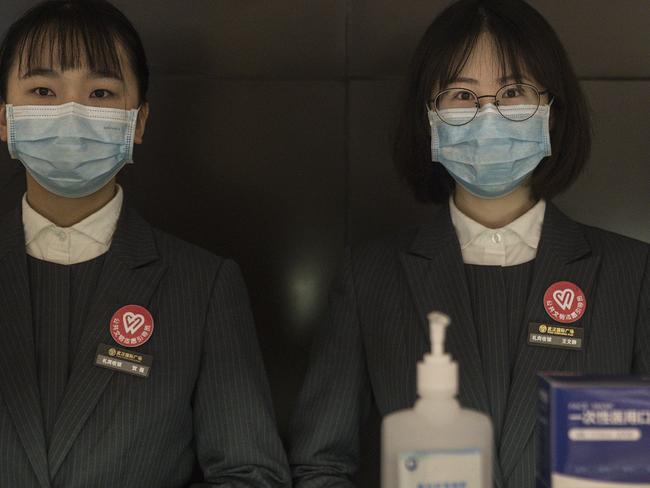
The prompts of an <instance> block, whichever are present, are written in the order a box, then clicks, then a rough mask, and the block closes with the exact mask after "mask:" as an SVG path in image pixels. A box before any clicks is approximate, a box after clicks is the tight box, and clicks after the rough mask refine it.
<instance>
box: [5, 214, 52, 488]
mask: <svg viewBox="0 0 650 488" xmlns="http://www.w3.org/2000/svg"><path fill="white" fill-rule="evenodd" d="M0 277H1V279H0V333H1V334H2V337H3V341H2V353H1V354H0V390H1V391H2V397H3V399H4V401H5V403H6V405H7V409H8V410H9V414H10V415H11V418H12V420H13V423H14V426H15V428H16V431H17V432H18V437H19V438H20V441H21V442H22V444H23V447H24V448H25V451H26V453H27V457H28V458H29V461H30V463H31V465H32V468H33V469H34V472H35V473H36V477H37V478H38V481H39V483H40V484H41V486H43V487H49V486H50V482H49V475H48V468H47V455H46V449H45V435H44V432H43V418H42V414H41V405H40V401H39V391H38V383H37V376H36V359H35V352H34V337H33V325H32V314H31V309H32V304H31V300H30V292H29V279H28V276H27V258H26V254H25V236H24V231H23V224H22V216H21V212H20V209H17V210H15V211H14V212H12V213H11V214H9V216H8V217H7V218H6V219H5V220H4V221H3V222H2V224H0ZM0 441H1V440H0Z"/></svg>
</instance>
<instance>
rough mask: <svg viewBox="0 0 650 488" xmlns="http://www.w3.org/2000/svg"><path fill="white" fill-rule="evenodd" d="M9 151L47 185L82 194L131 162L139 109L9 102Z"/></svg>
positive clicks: (72, 194) (58, 192)
mask: <svg viewBox="0 0 650 488" xmlns="http://www.w3.org/2000/svg"><path fill="white" fill-rule="evenodd" d="M6 111H7V131H8V146H9V154H10V155H11V157H12V158H14V159H18V160H20V161H21V162H22V163H23V165H24V166H25V168H26V169H27V171H29V174H30V175H32V177H33V178H34V179H35V180H36V181H37V182H38V183H39V184H40V185H41V186H43V187H44V188H45V189H46V190H48V191H50V192H52V193H54V194H56V195H59V196H62V197H67V198H80V197H84V196H86V195H90V194H92V193H95V192H96V191H98V190H99V189H101V188H102V187H103V186H105V185H106V184H107V183H108V182H109V181H110V180H111V179H112V178H113V177H114V176H115V175H116V174H117V173H118V172H119V170H120V169H122V167H123V166H124V165H125V164H127V163H132V162H133V160H132V155H133V137H134V134H135V126H136V122H137V118H138V111H139V109H134V110H121V109H114V108H102V107H87V106H85V105H80V104H78V103H74V102H70V103H66V104H64V105H22V106H14V105H7V106H6Z"/></svg>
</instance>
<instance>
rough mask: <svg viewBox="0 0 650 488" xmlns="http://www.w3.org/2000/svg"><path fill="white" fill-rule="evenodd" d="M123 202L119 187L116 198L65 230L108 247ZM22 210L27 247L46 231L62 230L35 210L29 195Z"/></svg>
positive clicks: (23, 201) (24, 200)
mask: <svg viewBox="0 0 650 488" xmlns="http://www.w3.org/2000/svg"><path fill="white" fill-rule="evenodd" d="M123 200H124V193H123V191H122V188H121V187H120V186H119V185H117V192H116V193H115V196H114V197H113V198H112V199H111V200H110V201H109V202H108V203H107V204H106V205H104V206H103V207H102V208H100V209H99V210H98V211H97V212H95V213H93V214H91V215H89V216H88V217H86V218H85V219H83V220H82V221H81V222H78V223H76V224H74V225H73V226H72V227H67V228H63V229H64V230H73V231H76V232H79V233H81V234H83V235H85V236H87V237H89V238H90V239H92V240H93V241H95V242H98V243H100V244H103V245H106V246H108V245H110V243H111V240H112V238H113V233H114V232H115V228H116V227H117V221H118V219H119V216H120V212H121V210H122V202H123ZM22 210H23V228H24V230H25V245H29V244H30V243H31V242H32V241H34V239H36V238H37V237H38V236H39V235H40V234H41V233H42V232H43V231H45V230H46V229H62V228H61V227H58V226H57V225H56V224H54V223H53V222H51V221H50V220H49V219H47V218H45V217H43V216H42V215H41V214H39V213H38V212H37V211H36V210H34V209H33V208H32V207H31V206H30V205H29V203H28V202H27V194H25V195H23V200H22Z"/></svg>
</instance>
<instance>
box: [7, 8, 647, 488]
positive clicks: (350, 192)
mask: <svg viewBox="0 0 650 488" xmlns="http://www.w3.org/2000/svg"><path fill="white" fill-rule="evenodd" d="M35 3H37V2H35V1H31V0H30V1H25V0H3V1H2V15H1V16H0V31H2V32H4V30H5V29H6V27H7V26H8V25H9V24H10V23H11V22H12V21H13V20H15V19H16V18H17V17H18V15H20V14H21V13H22V12H23V11H24V10H25V9H26V8H28V7H29V6H31V5H33V4H35ZM114 3H115V4H116V5H117V6H118V7H119V8H121V9H122V10H123V11H124V12H125V13H126V15H127V16H128V17H129V18H130V19H131V20H132V22H133V23H134V24H135V26H136V28H137V29H138V30H139V31H140V33H141V35H142V38H143V41H144V44H145V48H146V49H147V53H148V55H149V60H150V64H151V70H152V79H151V90H150V93H149V100H150V102H151V117H150V119H149V125H148V129H147V133H146V136H145V143H144V145H142V146H139V147H137V148H136V151H135V160H136V164H135V165H133V166H130V167H128V168H126V169H125V170H124V171H123V174H122V176H121V179H120V181H121V183H122V184H123V186H124V187H125V189H126V191H127V193H128V198H129V199H130V201H131V202H132V203H134V204H135V206H136V207H137V208H138V209H139V210H140V212H141V213H142V214H143V215H144V216H145V217H146V218H147V219H148V220H149V221H150V222H151V223H153V224H154V225H156V226H157V227H159V228H162V229H164V230H166V231H169V232H171V233H173V234H176V235H178V236H180V237H182V238H184V239H186V240H188V241H191V242H194V243H196V244H198V245H200V246H203V247H205V248H207V249H210V250H212V251H214V252H215V253H218V254H221V255H226V256H229V257H233V258H234V259H235V260H236V261H237V262H238V263H239V264H240V266H241V267H242V270H243V273H244V276H245V278H246V281H247V284H248V288H249V291H250V295H251V299H252V303H253V308H254V313H255V317H256V320H257V326H258V331H259V338H260V343H261V346H262V350H263V353H264V358H265V361H266V365H267V370H268V374H269V378H270V382H271V387H272V389H273V394H274V401H275V405H276V411H277V416H278V422H279V424H280V429H281V431H282V433H283V435H284V434H285V433H286V427H287V423H288V419H289V416H290V412H291V408H292V406H293V402H294V400H295V397H296V394H297V391H298V389H299V386H300V383H301V381H302V377H303V374H304V371H305V368H306V365H307V359H308V348H309V343H310V341H311V337H312V333H313V331H314V328H315V326H316V325H317V324H318V322H319V320H320V318H321V317H323V316H324V312H325V309H326V305H327V291H328V287H329V284H330V282H331V280H332V278H333V276H334V275H335V273H336V272H337V269H338V266H339V260H340V258H341V256H342V253H343V250H344V247H345V246H346V245H348V244H353V243H355V242H358V241H360V240H365V239H369V238H373V237H376V236H379V235H381V234H385V233H387V232H391V231H394V230H396V229H397V228H399V227H401V226H404V225H407V224H411V223H414V222H418V221H423V220H425V219H427V218H428V216H429V215H430V214H431V212H433V211H434V208H432V207H429V206H423V205H418V204H416V203H415V202H414V201H413V200H412V198H411V196H410V194H409V193H408V190H407V189H406V188H405V187H404V186H403V185H402V184H401V183H400V182H399V181H398V180H397V178H396V176H395V172H394V170H393V167H392V164H391V159H390V152H391V143H392V134H393V131H394V127H395V123H396V116H397V108H398V104H399V101H400V96H401V93H402V89H403V76H404V74H405V72H406V68H407V66H408V63H409V60H410V58H411V54H412V52H413V50H414V48H415V45H416V43H417V41H418V40H419V38H420V36H421V35H422V33H423V32H424V29H425V28H426V26H427V25H428V24H429V23H430V22H431V20H432V19H433V17H435V15H436V14H437V13H438V12H440V11H441V10H442V8H444V7H445V6H446V5H447V4H449V3H450V2H449V1H448V0H428V1H425V0H400V1H397V0H273V1H268V0H192V1H187V0H183V1H182V0H156V1H153V0H148V1H145V0H116V1H115V2H114ZM530 3H531V4H532V5H533V6H535V7H536V8H538V9H539V10H540V11H541V13H542V14H543V15H544V16H545V17H546V18H547V19H548V20H549V21H550V23H551V24H552V25H553V26H554V27H555V29H556V30H557V32H558V34H559V36H560V38H561V39H562V41H563V42H564V44H565V47H566V48H567V50H568V52H569V55H570V57H571V59H572V61H573V63H574V66H575V69H576V71H577V73H578V75H579V77H580V79H581V81H582V85H583V87H584V90H585V92H586V94H587V97H588V100H589V103H590V106H591V110H592V113H593V120H594V131H595V141H594V146H593V156H592V159H591V161H590V165H589V167H588V169H587V170H586V172H585V173H584V174H583V176H582V177H581V179H580V180H579V182H578V183H577V184H576V185H575V186H574V187H573V188H572V190H571V191H569V192H568V193H567V194H565V195H564V196H562V197H561V198H558V199H556V203H558V204H559V206H560V207H561V208H562V209H563V210H564V211H565V212H567V213H568V214H569V215H570V216H572V217H573V218H575V219H577V220H579V221H582V222H585V223H588V224H591V225H596V226H599V227H603V228H606V229H610V230H613V231H615V232H619V233H621V234H625V235H628V236H632V237H635V238H638V239H641V240H645V241H648V242H650V158H649V157H648V156H649V150H648V140H649V139H650V117H648V93H650V78H649V75H650V48H649V47H648V46H650V39H649V38H648V34H647V28H648V25H650V8H648V2H647V0H617V1H616V2H613V1H611V0H565V1H561V0H531V1H530ZM0 153H1V154H0V190H1V191H0V213H4V212H6V211H8V210H9V209H10V208H12V207H13V206H15V205H16V203H17V202H18V200H19V198H20V196H21V195H22V193H23V192H24V172H23V171H22V170H21V167H20V165H19V163H17V162H15V161H11V160H10V159H9V157H8V155H7V153H6V150H5V149H3V150H2V151H0ZM376 429H377V419H376V418H375V419H374V420H373V421H372V422H371V423H370V426H368V427H367V428H366V430H367V431H368V432H367V433H366V435H365V438H366V439H365V443H366V446H367V447H365V448H364V449H363V452H364V456H365V457H364V466H363V473H362V474H361V479H362V481H361V486H374V485H375V482H374V481H371V480H376V450H377V447H378V446H377V443H376ZM373 439H375V440H374V441H373Z"/></svg>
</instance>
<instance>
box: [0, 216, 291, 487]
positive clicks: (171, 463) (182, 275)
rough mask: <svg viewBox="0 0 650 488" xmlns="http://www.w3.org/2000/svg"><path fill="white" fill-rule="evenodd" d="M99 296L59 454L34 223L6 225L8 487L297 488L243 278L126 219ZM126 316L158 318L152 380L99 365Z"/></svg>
mask: <svg viewBox="0 0 650 488" xmlns="http://www.w3.org/2000/svg"><path fill="white" fill-rule="evenodd" d="M99 283H100V284H99V287H98V289H97V290H96V291H95V294H94V299H93V304H92V305H91V307H90V311H89V313H88V316H87V318H86V325H87V326H86V329H85V331H84V332H83V335H82V337H81V338H80V342H79V344H80V346H79V348H78V350H77V351H76V357H75V360H74V361H73V364H72V365H71V366H70V367H71V369H70V377H69V381H68V384H67V388H66V391H65V394H64V398H63V400H62V402H61V404H60V405H59V409H58V417H57V420H56V422H55V425H54V429H53V432H52V437H51V442H50V445H49V446H47V445H46V443H45V441H44V434H43V422H42V418H41V409H40V404H39V397H38V395H39V392H38V383H37V378H36V368H35V363H34V362H35V357H34V356H35V353H34V345H33V338H32V336H33V333H32V321H31V316H30V315H31V308H30V295H29V293H30V291H29V283H28V276H27V269H26V257H25V241H24V234H23V227H22V219H21V214H20V210H17V211H15V212H13V213H12V214H10V215H9V216H8V217H7V218H5V219H4V221H3V222H2V223H0V487H1V488H29V487H40V488H46V487H65V488H74V487H79V488H81V487H83V488H101V487H120V488H127V487H128V488H162V487H169V488H172V487H173V488H176V487H187V486H192V487H199V486H205V487H207V486H224V487H225V486H227V487H286V486H290V481H289V479H290V476H289V473H288V466H287V464H286V458H285V454H284V450H283V448H282V445H281V441H280V439H279V436H278V433H277V431H276V427H275V423H274V419H273V412H272V405H271V399H270V394H269V389H268V385H267V380H266V377H265V373H264V367H263V364H262V360H261V356H260V352H259V348H258V344H257V341H256V334H255V329H254V325H253V318H252V315H251V312H250V307H249V302H248V297H247V294H246V290H245V286H244V283H243V281H242V277H241V274H240V272H239V269H238V267H237V265H236V264H235V263H234V262H232V261H229V260H225V259H222V258H218V257H216V256H213V255H211V254H209V253H207V252H205V251H203V250H201V249H199V248H197V247H194V246H192V245H190V244H188V243H185V242H182V241H180V240H178V239H175V238H173V237H172V236H170V235H167V234H165V233H163V232H160V231H158V230H155V229H153V228H152V227H150V226H149V225H148V224H147V223H146V222H145V221H144V220H142V219H141V218H140V217H139V216H138V215H137V214H136V213H135V211H133V210H132V209H130V208H129V207H128V206H126V205H125V206H124V208H123V211H122V215H121V217H120V220H119V223H118V227H117V230H116V232H115V235H114V238H113V243H112V245H111V247H110V250H109V251H108V253H107V255H106V259H105V265H104V267H103V270H102V274H101V279H100V281H99ZM126 304H139V305H142V306H145V307H146V308H148V309H149V310H150V311H151V313H152V315H153V317H154V324H155V328H154V333H153V335H152V337H151V339H150V340H149V341H148V342H147V343H146V344H144V345H142V346H140V347H139V348H136V349H135V350H138V351H140V352H142V353H145V354H150V355H153V366H152V369H151V373H150V377H149V378H146V379H144V378H139V377H135V376H129V375H126V374H123V373H119V372H113V371H111V370H108V369H103V368H99V367H97V366H94V365H93V364H94V359H95V353H96V349H97V346H98V344H100V343H104V344H112V343H113V342H112V338H111V336H110V333H109V327H108V326H109V321H110V318H111V316H112V314H113V313H114V312H115V311H116V310H117V309H119V308H120V307H122V306H123V305H126ZM53 367H54V366H53Z"/></svg>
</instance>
